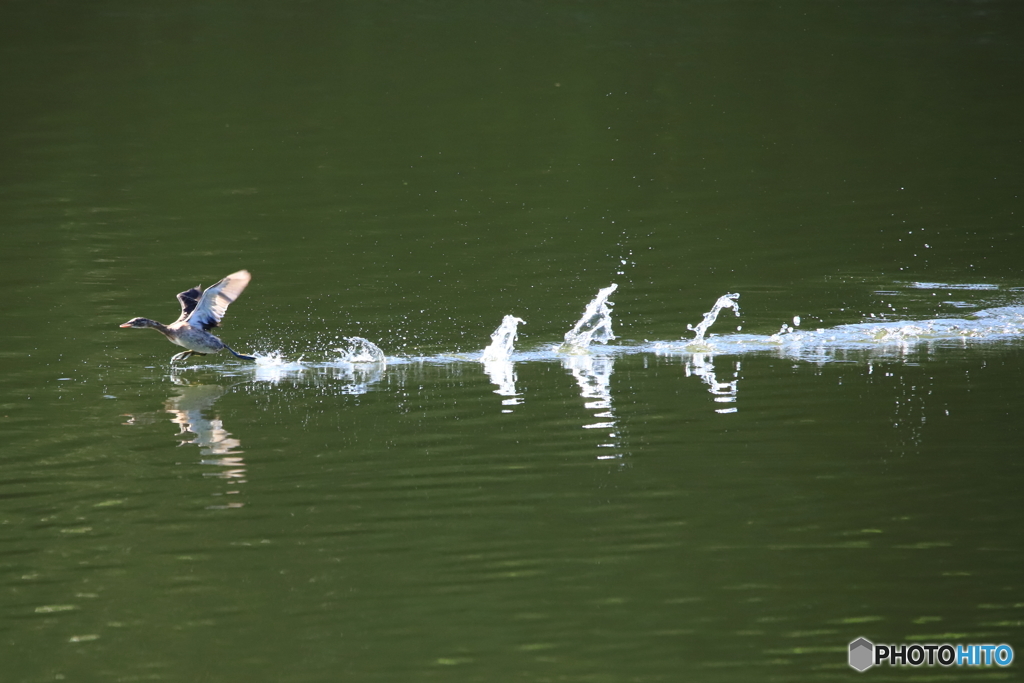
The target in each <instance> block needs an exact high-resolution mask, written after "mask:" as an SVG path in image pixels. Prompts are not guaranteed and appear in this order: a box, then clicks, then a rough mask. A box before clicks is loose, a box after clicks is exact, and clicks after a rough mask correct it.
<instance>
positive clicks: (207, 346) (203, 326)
mask: <svg viewBox="0 0 1024 683" xmlns="http://www.w3.org/2000/svg"><path fill="white" fill-rule="evenodd" d="M251 279H252V275H250V274H249V271H247V270H240V271H238V272H237V273H231V275H228V276H227V277H226V278H224V279H223V280H221V281H220V282H218V283H217V284H215V285H213V286H211V287H208V288H207V289H206V291H203V288H202V285H200V286H197V287H193V288H191V289H186V290H185V291H184V292H182V293H181V294H179V295H178V302H179V303H180V304H181V315H180V316H178V319H177V320H175V321H174V322H173V323H171V324H170V325H164V324H162V323H158V322H157V321H155V320H150V319H149V318H132V319H131V320H129V321H128V322H126V323H123V324H122V325H121V327H136V328H143V327H151V328H153V329H154V330H156V331H157V332H159V333H161V334H162V335H164V336H165V337H167V339H168V341H170V342H171V343H174V344H177V345H178V346H184V347H185V348H186V349H188V350H187V351H182V352H181V353H176V354H174V355H173V356H171V362H172V363H174V362H175V361H181V360H185V359H186V358H189V357H191V356H206V355H209V354H211V353H218V352H219V351H220V350H221V349H227V350H228V351H230V352H231V353H232V354H233V355H234V356H235V357H236V358H241V359H243V360H256V357H255V356H246V355H245V354H241V353H238V352H237V351H235V350H234V349H232V348H231V347H230V346H228V345H227V344H225V343H224V342H222V341H221V340H220V339H219V338H217V337H215V336H214V335H212V334H210V330H212V329H213V328H215V327H217V326H218V325H220V321H221V318H223V317H224V314H225V312H227V310H228V305H229V304H230V303H231V302H232V301H234V300H235V299H237V298H238V297H239V296H240V295H241V294H242V291H243V290H244V289H245V287H246V285H248V284H249V280H251Z"/></svg>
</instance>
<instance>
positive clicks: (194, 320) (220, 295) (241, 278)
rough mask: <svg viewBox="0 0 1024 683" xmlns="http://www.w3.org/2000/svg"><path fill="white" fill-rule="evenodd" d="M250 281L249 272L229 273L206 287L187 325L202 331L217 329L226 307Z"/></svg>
mask: <svg viewBox="0 0 1024 683" xmlns="http://www.w3.org/2000/svg"><path fill="white" fill-rule="evenodd" d="M251 279H252V276H251V275H249V271H247V270H240V271H238V272H237V273H231V275H228V276H227V277H226V278H224V279H223V280H221V281H220V282H218V283H217V284H215V285H213V286H212V287H208V288H207V289H206V291H205V292H203V296H202V297H201V298H200V299H199V303H198V304H196V307H195V309H194V310H193V311H192V315H190V316H189V317H188V323H189V324H190V325H192V326H193V327H199V328H202V329H203V330H209V329H211V328H214V327H217V325H219V324H220V320H221V318H223V317H224V313H226V312H227V310H228V305H229V304H230V303H231V302H232V301H234V300H235V299H237V298H238V297H239V295H241V293H242V291H243V290H244V289H245V286H246V285H248V284H249V280H251Z"/></svg>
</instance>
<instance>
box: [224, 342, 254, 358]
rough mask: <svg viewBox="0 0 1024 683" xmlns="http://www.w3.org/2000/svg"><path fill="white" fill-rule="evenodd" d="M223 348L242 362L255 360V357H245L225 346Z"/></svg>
mask: <svg viewBox="0 0 1024 683" xmlns="http://www.w3.org/2000/svg"><path fill="white" fill-rule="evenodd" d="M224 348H225V349H227V350H228V351H230V352H231V354H232V355H233V356H234V357H235V358H241V359H242V360H256V356H247V355H245V354H244V353H238V351H235V350H234V349H233V348H231V347H230V346H228V345H227V344H225V345H224Z"/></svg>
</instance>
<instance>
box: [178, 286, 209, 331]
mask: <svg viewBox="0 0 1024 683" xmlns="http://www.w3.org/2000/svg"><path fill="white" fill-rule="evenodd" d="M202 295H203V290H202V288H201V286H200V287H193V288H192V289H187V290H185V291H184V292H182V293H181V294H179V295H178V301H179V302H180V303H181V315H179V316H178V319H177V320H175V321H174V322H179V323H180V322H181V321H182V320H185V319H187V318H188V317H189V316H190V315H192V311H194V310H195V309H196V304H198V303H199V297H201V296H202Z"/></svg>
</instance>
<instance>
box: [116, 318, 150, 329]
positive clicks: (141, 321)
mask: <svg viewBox="0 0 1024 683" xmlns="http://www.w3.org/2000/svg"><path fill="white" fill-rule="evenodd" d="M152 323H153V321H152V320H150V319H148V318H132V319H131V320H129V321H128V322H126V323H121V325H120V326H121V327H152Z"/></svg>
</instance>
